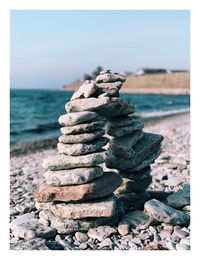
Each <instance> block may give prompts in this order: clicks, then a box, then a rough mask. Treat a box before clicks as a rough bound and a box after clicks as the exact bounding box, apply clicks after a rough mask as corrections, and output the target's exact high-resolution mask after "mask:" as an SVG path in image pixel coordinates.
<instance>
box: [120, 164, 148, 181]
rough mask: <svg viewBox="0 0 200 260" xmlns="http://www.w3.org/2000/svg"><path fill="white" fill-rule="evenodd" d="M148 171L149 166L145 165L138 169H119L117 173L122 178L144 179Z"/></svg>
mask: <svg viewBox="0 0 200 260" xmlns="http://www.w3.org/2000/svg"><path fill="white" fill-rule="evenodd" d="M150 173H151V167H150V166H147V167H145V168H143V169H142V170H140V171H123V172H121V171H120V172H119V174H120V175H121V176H122V177H123V178H128V179H130V180H133V181H141V180H143V179H146V178H147V177H149V176H150Z"/></svg>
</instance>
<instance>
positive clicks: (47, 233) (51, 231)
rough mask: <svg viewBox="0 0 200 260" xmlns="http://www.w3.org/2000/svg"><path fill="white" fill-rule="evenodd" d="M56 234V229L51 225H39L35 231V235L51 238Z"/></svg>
mask: <svg viewBox="0 0 200 260" xmlns="http://www.w3.org/2000/svg"><path fill="white" fill-rule="evenodd" d="M56 234H57V230H56V229H55V228H52V227H39V228H37V229H36V231H35V236H36V237H39V238H44V239H47V238H53V237H55V236H56Z"/></svg>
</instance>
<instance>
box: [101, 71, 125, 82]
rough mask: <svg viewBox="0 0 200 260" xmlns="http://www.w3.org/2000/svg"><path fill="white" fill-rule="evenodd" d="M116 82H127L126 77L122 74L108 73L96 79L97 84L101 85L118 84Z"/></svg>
mask: <svg viewBox="0 0 200 260" xmlns="http://www.w3.org/2000/svg"><path fill="white" fill-rule="evenodd" d="M116 81H121V82H124V81H126V77H125V76H124V75H122V74H119V73H112V72H110V71H109V72H107V73H104V74H100V75H98V76H97V77H96V82H97V83H101V82H105V83H107V82H116Z"/></svg>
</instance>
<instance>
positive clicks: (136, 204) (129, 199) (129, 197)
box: [116, 192, 150, 210]
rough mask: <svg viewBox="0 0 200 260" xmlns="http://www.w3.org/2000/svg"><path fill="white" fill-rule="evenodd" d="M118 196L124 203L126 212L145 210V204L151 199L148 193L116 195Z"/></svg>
mask: <svg viewBox="0 0 200 260" xmlns="http://www.w3.org/2000/svg"><path fill="white" fill-rule="evenodd" d="M116 196H117V198H118V199H119V200H120V201H121V202H122V203H123V205H124V208H125V210H127V209H129V208H131V209H132V210H138V209H143V208H144V203H145V202H146V201H148V200H149V199H150V198H149V195H148V193H147V192H142V193H134V192H132V193H124V194H116Z"/></svg>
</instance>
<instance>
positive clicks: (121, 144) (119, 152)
mask: <svg viewBox="0 0 200 260" xmlns="http://www.w3.org/2000/svg"><path fill="white" fill-rule="evenodd" d="M142 137H143V131H141V130H137V131H135V133H134V134H131V135H126V136H123V137H120V138H116V137H114V138H111V140H110V143H109V149H110V151H112V154H113V155H114V156H116V157H122V158H126V159H127V158H133V157H134V155H135V151H134V149H133V146H134V145H135V144H136V143H137V142H138V141H140V140H141V139H142Z"/></svg>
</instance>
